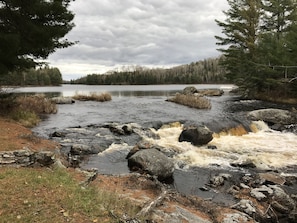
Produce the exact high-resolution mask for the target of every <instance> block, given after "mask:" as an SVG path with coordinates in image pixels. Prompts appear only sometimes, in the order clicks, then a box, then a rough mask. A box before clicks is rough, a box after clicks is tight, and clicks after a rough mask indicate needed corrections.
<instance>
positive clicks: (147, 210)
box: [0, 119, 254, 223]
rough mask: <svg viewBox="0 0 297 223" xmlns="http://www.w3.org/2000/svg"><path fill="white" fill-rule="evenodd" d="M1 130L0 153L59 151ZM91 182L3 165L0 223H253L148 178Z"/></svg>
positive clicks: (12, 125) (0, 124) (65, 171)
mask: <svg viewBox="0 0 297 223" xmlns="http://www.w3.org/2000/svg"><path fill="white" fill-rule="evenodd" d="M0 128H1V130H2V131H1V138H0V142H1V146H0V149H1V152H3V151H6V152H7V151H17V150H23V149H24V148H26V149H27V150H33V151H41V150H50V151H53V150H56V149H57V148H58V147H59V146H58V144H57V143H56V142H54V141H50V140H46V139H41V138H38V137H36V136H34V134H32V132H31V130H30V129H27V128H25V127H23V126H22V125H20V124H18V123H16V122H14V121H11V120H7V119H0ZM90 176H91V177H90ZM92 177H93V175H90V173H87V172H82V171H80V170H77V169H73V168H62V169H61V168H57V167H55V165H52V166H49V167H43V168H42V167H35V168H32V167H22V168H20V167H18V166H13V167H11V166H9V165H7V166H5V165H4V166H2V167H1V168H0V181H1V184H0V185H1V186H0V191H1V194H2V195H3V197H2V199H4V200H5V201H6V202H5V203H2V205H1V206H0V221H4V222H6V221H8V222H9V221H13V222H33V221H39V222H45V221H47V222H48V219H51V220H52V221H51V222H62V221H71V222H128V221H129V220H132V219H133V220H134V221H133V222H145V221H146V220H148V221H149V222H171V221H178V222H181V221H182V222H205V223H211V222H222V219H226V218H231V217H232V218H237V219H242V218H243V219H245V220H244V221H243V222H254V221H253V220H252V219H251V218H249V217H248V216H246V215H245V214H242V213H240V212H238V211H236V210H234V209H232V208H226V207H223V206H218V205H215V204H213V203H212V202H211V201H208V200H205V199H202V198H199V197H195V196H193V197H191V196H183V195H181V194H179V193H177V192H176V191H175V190H172V188H170V187H167V186H166V185H163V184H160V183H159V182H158V181H156V180H155V179H154V178H153V177H150V176H148V175H140V174H129V175H123V176H111V175H104V174H98V175H96V177H93V178H92ZM119 199H120V200H121V202H120V204H119ZM122 201H125V202H122ZM98 202H100V203H98ZM228 216H229V217H228ZM152 219H153V220H152ZM146 222H147V221H146Z"/></svg>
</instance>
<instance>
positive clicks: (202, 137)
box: [178, 126, 213, 146]
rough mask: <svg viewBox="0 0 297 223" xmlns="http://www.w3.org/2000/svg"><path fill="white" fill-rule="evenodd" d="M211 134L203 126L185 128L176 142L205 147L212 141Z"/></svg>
mask: <svg viewBox="0 0 297 223" xmlns="http://www.w3.org/2000/svg"><path fill="white" fill-rule="evenodd" d="M212 134H213V132H212V131H210V130H209V129H208V128H207V127H205V126H198V127H193V126H192V127H187V128H185V129H184V130H183V131H182V132H181V134H180V136H179V138H178V141H179V142H183V141H186V142H190V143H192V144H193V145H195V146H201V145H206V144H207V143H209V142H210V141H211V140H212V139H213V136H212Z"/></svg>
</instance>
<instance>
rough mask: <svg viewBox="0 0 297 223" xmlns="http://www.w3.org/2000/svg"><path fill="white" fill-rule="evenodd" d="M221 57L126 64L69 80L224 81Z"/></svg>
mask: <svg viewBox="0 0 297 223" xmlns="http://www.w3.org/2000/svg"><path fill="white" fill-rule="evenodd" d="M220 60H222V58H221V57H219V58H210V59H205V60H203V61H198V62H192V63H190V64H186V65H180V66H176V67H172V68H146V67H142V66H126V67H123V68H122V69H121V71H118V70H114V71H110V72H108V73H106V74H89V75H87V76H84V77H82V78H79V79H76V80H71V82H70V83H71V84H89V85H107V84H108V85H110V84H114V85H116V84H118V85H122V84H133V85H136V84H139V85H141V84H201V83H224V82H226V78H225V69H224V68H223V67H222V66H221V65H220Z"/></svg>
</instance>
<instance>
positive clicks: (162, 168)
mask: <svg viewBox="0 0 297 223" xmlns="http://www.w3.org/2000/svg"><path fill="white" fill-rule="evenodd" d="M128 166H129V168H130V169H132V170H135V169H136V170H141V171H144V172H147V173H148V174H150V175H153V176H157V177H158V179H159V180H166V179H170V178H172V175H173V171H174V162H173V160H172V159H170V158H168V157H167V156H165V155H164V154H163V153H162V152H160V151H158V150H157V149H143V150H140V151H138V152H136V153H135V154H133V155H132V156H131V157H129V159H128Z"/></svg>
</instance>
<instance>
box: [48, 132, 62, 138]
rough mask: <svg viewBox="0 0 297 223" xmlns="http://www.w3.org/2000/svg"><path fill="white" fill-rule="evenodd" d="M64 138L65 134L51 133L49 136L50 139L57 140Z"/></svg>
mask: <svg viewBox="0 0 297 223" xmlns="http://www.w3.org/2000/svg"><path fill="white" fill-rule="evenodd" d="M65 136H66V133H65V132H53V133H52V134H50V137H58V138H63V137H65Z"/></svg>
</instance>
